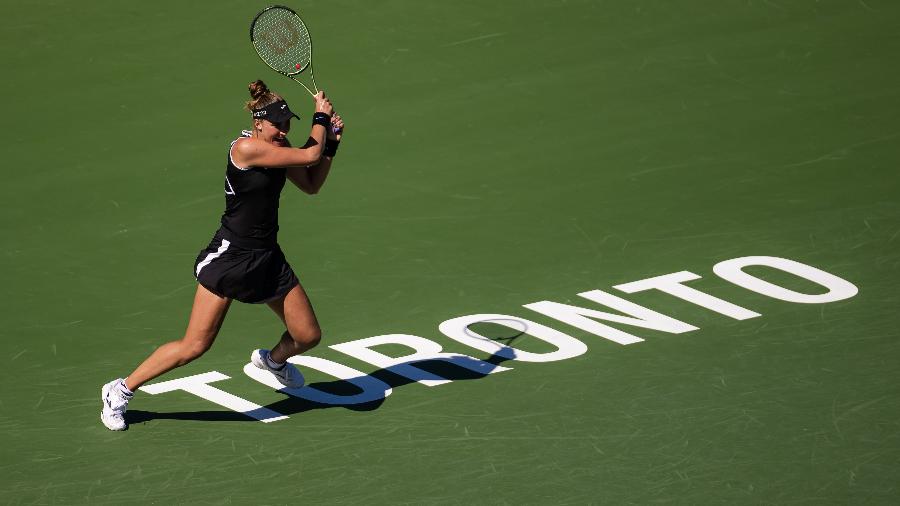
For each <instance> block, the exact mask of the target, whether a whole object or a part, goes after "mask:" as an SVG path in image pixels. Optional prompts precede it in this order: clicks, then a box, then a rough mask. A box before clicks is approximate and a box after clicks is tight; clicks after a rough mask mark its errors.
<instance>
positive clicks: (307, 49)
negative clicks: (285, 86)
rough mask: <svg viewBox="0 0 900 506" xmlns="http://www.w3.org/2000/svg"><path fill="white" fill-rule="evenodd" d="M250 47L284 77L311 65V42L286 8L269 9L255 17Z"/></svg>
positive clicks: (301, 25)
mask: <svg viewBox="0 0 900 506" xmlns="http://www.w3.org/2000/svg"><path fill="white" fill-rule="evenodd" d="M252 39H253V46H254V47H255V48H256V52H257V53H259V56H260V58H262V59H263V61H265V62H266V64H268V65H269V66H270V67H272V68H273V69H274V70H276V71H278V72H281V73H283V74H288V75H290V74H297V73H300V72H302V71H304V70H306V68H307V67H308V66H309V65H310V63H311V62H312V43H311V41H310V37H309V31H308V30H307V29H306V25H304V24H303V21H302V20H301V19H300V18H299V17H298V16H297V15H296V14H294V13H292V12H290V11H288V10H285V9H277V8H275V9H269V10H266V11H265V12H263V13H262V14H260V15H259V17H257V19H256V21H255V22H254V24H253V30H252Z"/></svg>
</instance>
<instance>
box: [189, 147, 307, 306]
mask: <svg viewBox="0 0 900 506" xmlns="http://www.w3.org/2000/svg"><path fill="white" fill-rule="evenodd" d="M241 136H242V137H249V136H250V132H248V131H244V132H242V134H241ZM237 141H238V139H235V140H234V141H232V142H231V147H230V148H229V150H228V165H227V167H226V168H225V213H224V214H222V226H221V227H219V230H217V231H216V233H215V235H214V236H213V238H212V241H211V242H210V243H209V246H207V247H206V249H204V250H203V251H201V252H200V254H199V255H197V261H196V262H194V276H195V277H196V278H197V281H198V282H199V283H200V284H201V285H203V286H204V287H206V288H207V289H208V290H209V291H211V292H213V293H215V294H216V295H219V296H221V297H229V298H232V299H236V300H239V301H241V302H248V303H252V304H258V303H262V302H268V301H271V300H275V299H278V298H280V297H284V296H285V295H286V294H287V293H288V292H289V291H291V289H292V288H294V287H295V286H297V285H298V284H299V283H300V282H299V281H298V280H297V276H296V275H295V274H294V271H293V269H291V266H290V265H288V263H287V260H286V259H285V258H284V253H282V251H281V248H280V247H279V246H278V202H279V199H280V197H281V189H282V188H284V182H285V179H286V169H284V168H280V169H267V168H259V167H253V168H246V169H245V168H242V167H238V166H237V165H235V164H234V160H233V159H232V158H231V149H233V148H234V144H235V142H237Z"/></svg>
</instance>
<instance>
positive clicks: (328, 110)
mask: <svg viewBox="0 0 900 506" xmlns="http://www.w3.org/2000/svg"><path fill="white" fill-rule="evenodd" d="M314 98H315V100H316V112H324V113H325V114H327V115H329V116H331V115H332V114H334V106H333V105H331V100H328V97H326V96H325V91H324V90H322V91H320V92H318V93H316V96H315V97H314Z"/></svg>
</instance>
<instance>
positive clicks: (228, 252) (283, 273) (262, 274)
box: [194, 230, 300, 304]
mask: <svg viewBox="0 0 900 506" xmlns="http://www.w3.org/2000/svg"><path fill="white" fill-rule="evenodd" d="M194 276H195V277H196V278H197V281H198V282H199V283H200V284H201V285H203V286H204V287H206V289H207V290H209V291H211V292H213V293H214V294H216V295H218V296H220V297H228V298H230V299H235V300H239V301H241V302H247V303H250V304H260V303H263V302H269V301H272V300H276V299H279V298H281V297H284V296H285V295H287V293H288V292H289V291H291V289H292V288H294V287H295V286H297V285H298V284H300V281H299V280H298V279H297V276H296V275H294V271H293V269H291V266H290V265H288V263H287V259H285V258H284V253H283V252H282V251H281V248H280V247H279V246H278V245H277V244H275V245H274V246H272V247H269V248H265V249H247V248H241V247H239V246H237V245H236V244H234V240H228V239H227V238H226V237H225V234H223V232H222V230H219V231H218V232H216V235H214V236H213V239H212V241H211V242H210V243H209V246H207V247H206V249H204V250H202V251H201V252H200V254H199V255H197V261H196V262H194Z"/></svg>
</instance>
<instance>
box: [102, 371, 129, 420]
mask: <svg viewBox="0 0 900 506" xmlns="http://www.w3.org/2000/svg"><path fill="white" fill-rule="evenodd" d="M121 383H123V381H122V378H119V379H115V380H112V381H110V382H109V383H107V384H105V385H103V388H102V389H100V400H101V401H102V402H103V410H102V411H100V421H101V422H103V425H106V428H107V429H109V430H125V429H127V428H128V424H126V423H125V410H126V409H128V401H130V400H131V398H132V397H133V396H134V395H133V394H132V395H128V394H127V393H125V392H124V391H123V388H124V386H125V385H124V384H121ZM120 384H121V385H120Z"/></svg>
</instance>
